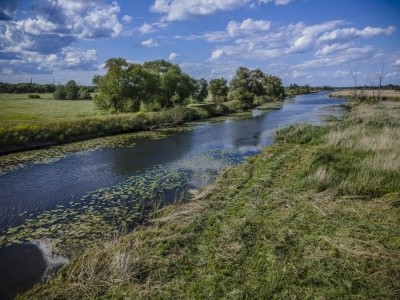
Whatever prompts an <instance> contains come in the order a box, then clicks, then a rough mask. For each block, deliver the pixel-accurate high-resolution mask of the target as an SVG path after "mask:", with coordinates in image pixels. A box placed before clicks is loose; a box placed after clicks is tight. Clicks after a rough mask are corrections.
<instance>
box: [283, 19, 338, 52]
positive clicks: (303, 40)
mask: <svg viewBox="0 0 400 300" xmlns="http://www.w3.org/2000/svg"><path fill="white" fill-rule="evenodd" d="M341 23H343V21H340V20H338V21H329V22H325V23H321V24H317V25H312V26H305V25H304V24H303V23H298V24H296V25H295V26H292V28H293V33H294V34H296V33H297V32H298V31H299V29H300V28H301V31H300V32H299V33H298V34H296V36H295V37H294V38H293V39H292V43H291V46H290V48H289V49H287V51H286V52H287V53H304V52H307V51H309V50H310V49H311V48H312V47H313V45H314V43H315V41H316V38H317V37H318V35H319V34H321V33H322V32H325V31H327V30H332V29H333V28H335V27H337V26H338V25H339V24H341Z"/></svg>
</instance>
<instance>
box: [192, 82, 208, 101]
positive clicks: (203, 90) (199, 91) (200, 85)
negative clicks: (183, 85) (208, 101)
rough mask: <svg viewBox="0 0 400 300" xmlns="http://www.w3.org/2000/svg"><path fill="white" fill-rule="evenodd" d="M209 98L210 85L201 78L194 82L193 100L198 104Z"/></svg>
mask: <svg viewBox="0 0 400 300" xmlns="http://www.w3.org/2000/svg"><path fill="white" fill-rule="evenodd" d="M207 96H208V83H207V80H206V79H204V78H201V79H199V80H196V81H195V82H194V92H193V99H195V100H196V101H198V102H203V101H204V99H205V98H207Z"/></svg>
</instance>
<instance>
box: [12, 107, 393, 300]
mask: <svg viewBox="0 0 400 300" xmlns="http://www.w3.org/2000/svg"><path fill="white" fill-rule="evenodd" d="M276 138H277V140H278V144H276V145H273V146H271V147H268V148H266V149H265V150H264V151H263V152H262V154H260V155H258V156H256V157H252V158H250V159H249V160H248V161H247V162H246V163H245V164H242V165H240V166H237V167H235V168H231V169H229V170H227V171H226V172H224V173H223V174H222V175H221V176H220V177H219V179H218V180H217V183H216V184H215V186H213V187H211V188H210V189H209V190H207V191H204V192H203V193H202V194H201V195H199V196H198V197H196V198H194V199H192V201H190V202H188V203H186V204H185V203H183V204H177V205H171V206H168V207H165V208H163V209H162V210H159V211H155V212H154V213H153V215H152V217H151V218H150V220H149V222H147V223H146V224H148V225H146V226H143V227H142V228H139V229H138V230H135V231H134V232H132V233H130V234H128V235H125V236H122V237H120V238H119V239H114V240H111V241H108V242H106V243H105V244H104V245H103V246H99V247H93V248H92V249H88V250H87V251H86V252H85V254H84V255H82V256H80V257H77V258H75V259H74V260H73V261H72V262H71V263H70V264H69V265H67V266H66V267H65V268H64V269H63V270H62V271H61V272H60V273H59V274H58V275H57V276H55V277H54V278H53V279H52V280H51V281H49V282H47V283H44V284H41V285H38V286H37V287H35V288H34V289H33V290H31V291H29V292H27V293H26V294H24V295H21V296H20V297H19V299H400V229H399V215H400V180H399V179H400V159H399V157H400V103H399V102H386V103H379V104H373V105H372V104H367V103H363V104H361V105H357V106H355V107H352V110H351V112H350V114H349V115H348V116H347V117H346V118H345V119H344V120H342V121H339V122H334V123H331V124H329V125H327V126H324V127H319V126H311V125H295V126H290V127H288V128H285V129H282V130H280V131H279V132H278V133H277V134H276Z"/></svg>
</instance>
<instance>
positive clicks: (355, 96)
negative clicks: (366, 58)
mask: <svg viewBox="0 0 400 300" xmlns="http://www.w3.org/2000/svg"><path fill="white" fill-rule="evenodd" d="M351 77H352V78H353V81H354V92H353V97H354V99H356V100H357V98H358V96H357V72H356V71H355V70H353V69H351Z"/></svg>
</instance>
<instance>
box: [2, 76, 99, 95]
mask: <svg viewBox="0 0 400 300" xmlns="http://www.w3.org/2000/svg"><path fill="white" fill-rule="evenodd" d="M93 92H95V87H94V86H78V84H77V83H76V81H75V80H70V81H68V82H67V83H66V84H65V85H61V84H59V85H54V84H37V83H7V82H0V93H10V94H24V93H53V98H54V99H57V100H84V99H85V100H86V99H91V97H90V93H93ZM31 96H35V95H31ZM31 98H40V97H31Z"/></svg>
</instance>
